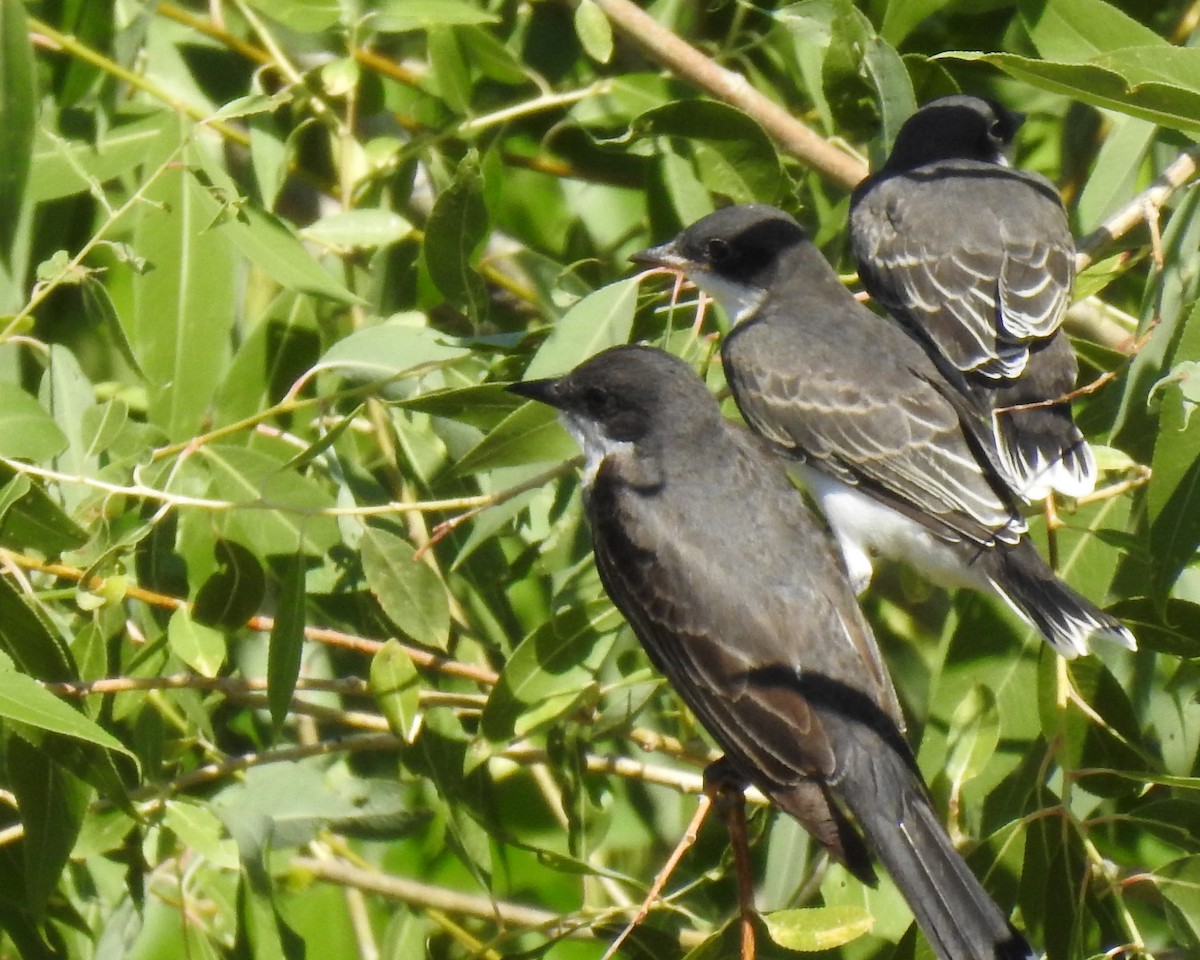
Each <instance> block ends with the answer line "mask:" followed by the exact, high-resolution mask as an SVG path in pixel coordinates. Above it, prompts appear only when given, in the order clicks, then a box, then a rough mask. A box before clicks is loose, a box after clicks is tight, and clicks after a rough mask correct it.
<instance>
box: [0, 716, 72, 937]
mask: <svg viewBox="0 0 1200 960" xmlns="http://www.w3.org/2000/svg"><path fill="white" fill-rule="evenodd" d="M68 709H69V708H68ZM6 752H7V757H6V760H7V764H6V770H7V779H8V783H9V785H10V786H11V789H12V791H13V793H14V794H15V795H16V798H17V809H18V810H19V811H20V814H21V824H22V826H24V828H25V838H24V843H23V844H22V846H23V851H24V854H25V895H26V898H27V900H26V902H27V906H28V907H29V909H30V911H31V912H32V913H34V914H37V915H41V914H42V913H43V911H44V910H45V909H46V902H47V901H48V900H49V899H50V896H51V894H53V893H54V891H55V890H56V889H58V885H59V883H61V882H62V879H63V871H64V869H65V868H66V865H67V858H68V857H69V856H70V853H71V848H72V847H74V846H75V839H76V838H77V837H78V836H79V830H80V828H81V827H82V825H83V817H84V813H85V812H86V810H87V804H88V800H89V798H90V796H91V790H90V789H89V788H88V786H87V785H86V784H85V783H83V781H81V780H78V779H77V778H75V777H74V776H72V775H71V774H70V773H68V772H67V771H65V770H63V769H62V768H61V767H60V766H58V764H56V763H55V762H54V761H53V760H52V759H51V758H50V756H49V755H48V754H47V751H45V750H43V749H40V748H39V747H35V746H33V745H32V744H29V743H27V742H26V741H25V740H23V739H22V738H21V737H19V736H14V737H9V738H8V742H7V745H6Z"/></svg>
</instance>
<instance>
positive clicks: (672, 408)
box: [550, 345, 719, 443]
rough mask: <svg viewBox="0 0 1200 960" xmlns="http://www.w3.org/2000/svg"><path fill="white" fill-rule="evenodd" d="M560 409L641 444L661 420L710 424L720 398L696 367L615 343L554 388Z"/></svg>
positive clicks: (651, 349)
mask: <svg viewBox="0 0 1200 960" xmlns="http://www.w3.org/2000/svg"><path fill="white" fill-rule="evenodd" d="M550 402H553V404H554V405H555V406H556V407H558V408H559V409H560V410H564V411H566V412H567V413H569V414H573V415H574V416H577V417H582V418H584V419H587V420H592V421H594V422H596V423H598V424H600V426H601V428H602V429H603V430H604V433H605V435H606V436H607V437H609V438H610V439H611V440H615V441H617V442H629V443H637V442H639V441H640V440H642V439H643V438H644V437H645V436H646V435H647V434H648V433H650V432H651V430H652V429H654V428H655V426H656V425H660V426H662V425H670V424H671V423H673V422H675V421H679V422H686V423H696V424H698V425H701V426H703V425H706V424H707V422H708V420H709V419H710V415H711V416H714V417H715V416H719V413H718V411H717V405H716V402H715V401H714V400H713V398H712V395H711V394H710V393H709V392H708V388H707V387H705V385H704V382H703V381H702V380H701V379H700V378H699V377H697V376H696V374H695V373H694V372H693V371H692V369H691V368H690V367H689V366H688V365H687V364H686V363H684V362H683V361H682V360H680V359H679V358H678V357H675V356H672V355H671V354H669V353H666V352H665V351H662V350H658V349H656V348H654V347H644V346H632V345H630V346H619V347H611V348H609V349H608V350H605V351H603V352H601V353H598V354H596V356H594V357H592V358H591V359H590V360H587V361H585V362H583V363H581V364H580V365H579V366H578V367H576V368H575V369H574V370H572V371H571V372H570V373H568V374H567V375H566V376H564V377H561V378H560V379H559V380H557V381H556V382H555V384H554V387H553V400H552V401H550Z"/></svg>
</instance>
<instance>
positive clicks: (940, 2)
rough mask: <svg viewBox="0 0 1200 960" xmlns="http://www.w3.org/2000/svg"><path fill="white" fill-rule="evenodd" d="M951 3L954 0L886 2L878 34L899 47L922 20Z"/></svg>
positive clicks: (901, 0)
mask: <svg viewBox="0 0 1200 960" xmlns="http://www.w3.org/2000/svg"><path fill="white" fill-rule="evenodd" d="M953 2H954V0H888V5H887V10H886V11H884V14H883V25H882V26H881V27H880V28H879V34H880V36H882V37H883V39H884V40H886V41H887V42H888V43H890V44H892V45H893V46H899V44H900V43H901V42H902V41H903V40H904V38H905V37H907V36H908V35H909V34H910V33H912V31H913V29H914V28H915V27H916V26H917V25H918V24H920V23H921V21H922V20H924V19H925V18H926V17H929V16H931V15H932V14H935V13H937V12H938V11H939V10H941V9H942V8H943V7H946V6H949V5H950V4H951V3H953Z"/></svg>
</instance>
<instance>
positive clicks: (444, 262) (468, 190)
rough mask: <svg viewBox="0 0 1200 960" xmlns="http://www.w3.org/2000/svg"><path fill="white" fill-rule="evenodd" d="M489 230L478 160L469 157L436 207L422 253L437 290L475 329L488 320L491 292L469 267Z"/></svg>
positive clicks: (430, 219)
mask: <svg viewBox="0 0 1200 960" xmlns="http://www.w3.org/2000/svg"><path fill="white" fill-rule="evenodd" d="M488 230H489V223H488V214H487V208H486V207H485V206H484V203H483V178H482V176H481V175H480V171H479V158H478V157H477V156H476V155H475V154H471V155H469V156H467V157H466V158H465V159H464V160H462V161H461V162H460V163H459V164H458V168H457V170H456V171H455V174H454V182H453V183H452V184H450V186H449V187H447V188H446V189H445V190H443V191H442V192H441V193H440V194H439V195H438V198H437V199H436V200H435V201H434V203H433V210H432V211H430V214H429V220H428V221H427V222H426V224H425V242H424V244H423V245H422V249H423V252H424V258H425V268H426V269H427V270H428V271H429V278H430V279H431V280H432V281H433V283H434V285H435V286H436V287H437V288H438V290H440V291H441V293H442V295H443V296H444V297H445V298H446V299H447V300H449V301H450V302H451V303H452V304H454V305H455V306H457V307H461V308H462V309H465V310H466V311H467V314H468V315H469V316H470V317H471V319H472V320H473V321H474V322H475V323H476V324H478V323H479V322H480V321H482V320H483V319H484V318H485V317H486V315H487V306H488V300H487V287H486V285H485V284H484V282H483V278H482V277H481V276H480V275H479V274H478V273H477V272H476V271H475V268H474V266H472V262H471V261H472V258H473V257H474V255H475V251H476V250H478V249H479V246H480V244H482V243H483V240H484V238H485V237H486V236H487V234H488Z"/></svg>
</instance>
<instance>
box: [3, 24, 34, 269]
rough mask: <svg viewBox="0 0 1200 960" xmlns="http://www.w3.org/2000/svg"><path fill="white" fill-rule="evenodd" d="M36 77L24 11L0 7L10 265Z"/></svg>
mask: <svg viewBox="0 0 1200 960" xmlns="http://www.w3.org/2000/svg"><path fill="white" fill-rule="evenodd" d="M37 102H38V90H37V73H36V70H35V66H34V59H33V44H32V43H30V39H29V24H28V22H27V21H26V19H25V6H24V4H23V3H21V2H19V0H6V2H4V3H0V130H3V131H4V135H3V136H0V258H3V260H4V262H5V263H9V262H10V257H11V253H12V244H13V239H14V230H15V228H16V226H17V224H18V223H19V222H20V219H21V206H22V204H23V203H24V199H25V184H26V181H27V179H28V177H29V170H30V160H31V156H32V154H33V131H34V127H35V125H36V122H37Z"/></svg>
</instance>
